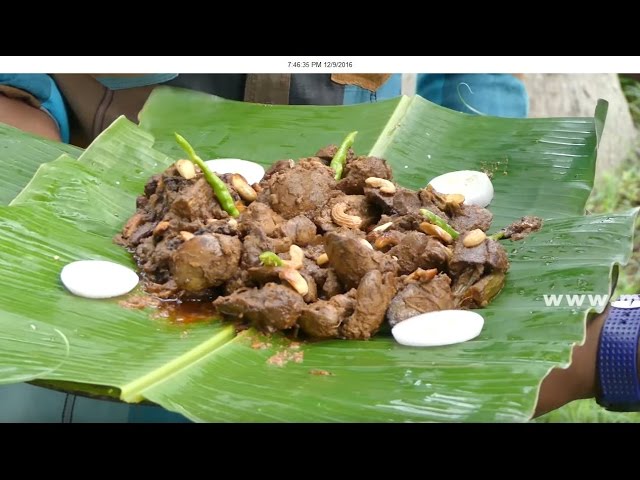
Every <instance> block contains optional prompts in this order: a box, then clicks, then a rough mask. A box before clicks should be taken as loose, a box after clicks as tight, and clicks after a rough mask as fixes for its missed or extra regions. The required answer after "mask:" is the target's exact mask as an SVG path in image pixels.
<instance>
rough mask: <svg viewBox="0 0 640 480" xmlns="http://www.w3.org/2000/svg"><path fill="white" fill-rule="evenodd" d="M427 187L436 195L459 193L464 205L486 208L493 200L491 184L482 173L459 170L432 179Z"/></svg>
mask: <svg viewBox="0 0 640 480" xmlns="http://www.w3.org/2000/svg"><path fill="white" fill-rule="evenodd" d="M429 185H431V186H432V187H433V189H434V190H435V191H436V192H438V193H443V194H450V193H459V194H462V195H464V203H466V204H467V205H477V206H479V207H486V206H487V205H489V204H490V203H491V200H492V199H493V184H492V183H491V179H490V178H489V177H488V176H487V174H486V173H484V172H478V171H475V170H459V171H456V172H449V173H445V174H444V175H440V176H439V177H436V178H434V179H433V180H431V181H430V182H429Z"/></svg>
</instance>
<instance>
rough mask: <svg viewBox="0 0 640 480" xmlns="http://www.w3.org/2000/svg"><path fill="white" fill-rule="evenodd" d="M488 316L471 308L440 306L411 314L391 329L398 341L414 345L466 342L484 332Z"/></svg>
mask: <svg viewBox="0 0 640 480" xmlns="http://www.w3.org/2000/svg"><path fill="white" fill-rule="evenodd" d="M483 326H484V318H482V316H480V315H479V314H477V313H476V312H472V311H470V310H440V311H437V312H428V313H422V314H420V315H416V316H415V317H411V318H408V319H406V320H404V321H402V322H400V323H398V324H397V325H395V326H394V327H393V328H392V329H391V334H392V335H393V338H395V339H396V342H398V343H400V344H401V345H407V346H410V347H437V346H441V345H452V344H454V343H462V342H466V341H467V340H471V339H472V338H475V337H477V336H478V335H480V332H481V331H482V327H483Z"/></svg>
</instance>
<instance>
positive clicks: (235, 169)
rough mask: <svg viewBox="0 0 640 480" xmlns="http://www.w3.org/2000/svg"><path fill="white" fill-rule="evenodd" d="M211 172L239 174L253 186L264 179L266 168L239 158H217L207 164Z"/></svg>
mask: <svg viewBox="0 0 640 480" xmlns="http://www.w3.org/2000/svg"><path fill="white" fill-rule="evenodd" d="M205 164H206V165H207V167H209V170H211V171H213V172H216V173H217V174H219V175H223V174H225V173H239V174H240V175H242V176H243V177H244V179H245V180H246V181H247V182H248V183H249V185H253V184H254V183H258V182H259V181H260V180H262V177H264V172H265V170H264V167H263V166H262V165H260V164H259V163H256V162H250V161H249V160H240V159H239V158H216V159H214V160H207V161H206V162H205Z"/></svg>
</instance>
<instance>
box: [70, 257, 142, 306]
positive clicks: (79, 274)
mask: <svg viewBox="0 0 640 480" xmlns="http://www.w3.org/2000/svg"><path fill="white" fill-rule="evenodd" d="M60 280H61V281H62V284H63V285H64V286H65V287H66V288H67V290H69V291H70V292H71V293H73V294H74V295H77V296H79V297H85V298H112V297H119V296H120V295H124V294H126V293H129V292H130V291H131V290H133V289H134V288H135V287H136V285H138V282H139V281H140V279H139V278H138V275H137V274H136V273H135V272H134V271H133V270H131V269H130V268H127V267H125V266H122V265H119V264H117V263H113V262H107V261H104V260H80V261H78V262H72V263H70V264H68V265H66V266H65V267H64V268H63V269H62V272H60Z"/></svg>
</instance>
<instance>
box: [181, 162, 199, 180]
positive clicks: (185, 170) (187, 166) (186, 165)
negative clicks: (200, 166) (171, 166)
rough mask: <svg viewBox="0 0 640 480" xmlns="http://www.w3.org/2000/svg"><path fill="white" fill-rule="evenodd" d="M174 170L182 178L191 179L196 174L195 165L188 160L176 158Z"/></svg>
mask: <svg viewBox="0 0 640 480" xmlns="http://www.w3.org/2000/svg"><path fill="white" fill-rule="evenodd" d="M176 170H178V173H179V174H180V176H181V177H182V178H186V179H187V180H191V179H192V178H194V177H195V176H196V167H195V166H194V165H193V163H191V161H189V160H178V161H177V162H176Z"/></svg>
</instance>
